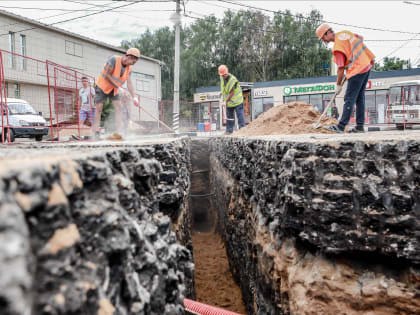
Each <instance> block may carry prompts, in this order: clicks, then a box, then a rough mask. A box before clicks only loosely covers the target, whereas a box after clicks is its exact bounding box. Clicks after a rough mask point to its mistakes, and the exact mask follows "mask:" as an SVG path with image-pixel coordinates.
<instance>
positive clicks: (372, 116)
mask: <svg viewBox="0 0 420 315" xmlns="http://www.w3.org/2000/svg"><path fill="white" fill-rule="evenodd" d="M355 108H356V106H355ZM365 109H366V110H367V114H368V116H369V123H371V124H376V122H377V115H376V101H375V91H365Z"/></svg>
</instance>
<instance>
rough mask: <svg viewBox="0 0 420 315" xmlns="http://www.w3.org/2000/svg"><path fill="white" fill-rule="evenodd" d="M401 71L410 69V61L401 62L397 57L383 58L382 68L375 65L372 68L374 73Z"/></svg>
mask: <svg viewBox="0 0 420 315" xmlns="http://www.w3.org/2000/svg"><path fill="white" fill-rule="evenodd" d="M402 69H411V62H410V60H402V59H400V58H398V57H385V58H384V64H383V66H381V65H380V64H377V63H375V65H374V67H373V70H374V71H389V70H402Z"/></svg>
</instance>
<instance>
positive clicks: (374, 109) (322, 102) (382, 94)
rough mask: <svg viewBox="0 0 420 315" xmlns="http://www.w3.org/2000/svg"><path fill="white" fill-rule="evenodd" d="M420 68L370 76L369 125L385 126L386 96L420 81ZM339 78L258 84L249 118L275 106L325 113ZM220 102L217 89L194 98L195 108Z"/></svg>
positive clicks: (202, 91)
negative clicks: (399, 85)
mask: <svg viewBox="0 0 420 315" xmlns="http://www.w3.org/2000/svg"><path fill="white" fill-rule="evenodd" d="M419 79H420V68H416V69H408V70H394V71H380V72H371V73H370V77H369V82H368V84H367V86H366V94H365V95H366V112H367V115H366V123H367V124H382V123H386V121H385V117H386V110H387V102H388V100H387V94H388V92H389V88H390V86H391V84H393V83H396V82H400V81H408V80H419ZM336 80H337V77H336V76H327V77H317V78H304V79H292V80H280V81H267V82H256V83H254V85H253V87H252V89H251V102H250V114H251V120H254V119H256V118H257V117H258V115H260V114H261V113H262V112H264V111H267V110H268V109H270V108H271V107H273V106H276V105H279V104H285V103H290V102H295V101H298V102H305V103H308V104H312V105H313V106H314V108H315V109H317V110H318V111H320V112H322V111H323V110H324V108H325V106H326V105H327V104H328V102H329V101H330V100H331V98H332V96H333V95H334V92H335V88H336ZM344 94H345V87H344V88H343V91H342V92H341V93H340V94H339V95H338V96H337V98H336V100H335V106H337V108H338V111H339V113H340V114H341V112H342V107H343V104H344ZM219 99H220V88H219V87H216V86H212V87H204V88H198V89H197V90H196V93H195V94H194V103H196V107H203V108H206V107H207V106H208V105H209V104H210V108H214V107H216V104H217V103H218V102H219Z"/></svg>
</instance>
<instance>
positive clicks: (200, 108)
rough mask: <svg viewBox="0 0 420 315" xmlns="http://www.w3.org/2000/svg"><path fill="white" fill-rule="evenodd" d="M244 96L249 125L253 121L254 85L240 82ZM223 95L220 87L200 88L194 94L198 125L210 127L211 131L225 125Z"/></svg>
mask: <svg viewBox="0 0 420 315" xmlns="http://www.w3.org/2000/svg"><path fill="white" fill-rule="evenodd" d="M239 84H240V86H241V88H242V93H243V96H244V114H245V120H246V121H247V123H249V122H250V121H251V119H252V118H251V111H252V108H251V93H252V85H253V83H249V82H240V83H239ZM220 103H221V93H220V86H210V87H203V88H198V89H197V91H196V93H195V94H194V111H193V115H194V117H195V120H196V121H197V124H200V125H199V126H202V125H201V124H205V126H210V127H209V128H210V130H219V129H221V128H222V127H223V126H224V125H225V124H226V121H225V118H224V113H223V109H222V107H221V106H220Z"/></svg>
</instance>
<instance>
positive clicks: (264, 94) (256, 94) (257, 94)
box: [254, 90, 268, 96]
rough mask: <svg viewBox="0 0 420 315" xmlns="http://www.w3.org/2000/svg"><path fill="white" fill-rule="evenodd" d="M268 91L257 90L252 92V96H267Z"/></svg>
mask: <svg viewBox="0 0 420 315" xmlns="http://www.w3.org/2000/svg"><path fill="white" fill-rule="evenodd" d="M267 95H268V91H267V90H258V91H254V96H267Z"/></svg>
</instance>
